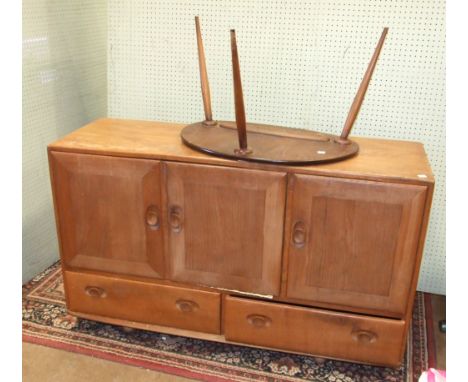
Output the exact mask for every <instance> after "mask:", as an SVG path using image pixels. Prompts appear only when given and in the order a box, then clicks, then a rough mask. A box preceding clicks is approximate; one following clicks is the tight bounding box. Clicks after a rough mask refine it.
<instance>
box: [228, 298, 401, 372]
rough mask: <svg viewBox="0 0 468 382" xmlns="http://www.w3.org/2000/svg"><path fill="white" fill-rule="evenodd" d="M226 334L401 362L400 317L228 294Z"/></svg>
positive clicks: (312, 350)
mask: <svg viewBox="0 0 468 382" xmlns="http://www.w3.org/2000/svg"><path fill="white" fill-rule="evenodd" d="M224 306H225V311H224V312H223V313H224V314H223V316H224V331H225V336H226V340H228V341H232V342H239V343H245V344H251V345H257V346H265V347H269V348H277V349H283V350H290V351H296V352H301V353H309V354H313V355H319V356H324V357H331V358H338V359H344V360H351V361H358V362H364V363H372V364H382V365H391V366H397V365H399V364H400V361H401V357H402V351H403V349H404V348H403V341H405V322H404V321H401V320H393V319H385V318H376V317H369V316H361V315H356V314H348V313H339V312H332V311H326V310H320V309H311V308H304V307H298V306H292V305H286V304H279V303H271V302H263V301H256V300H249V299H246V298H237V297H231V296H228V297H227V298H226V301H225V305H224Z"/></svg>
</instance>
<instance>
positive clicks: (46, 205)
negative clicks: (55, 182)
mask: <svg viewBox="0 0 468 382" xmlns="http://www.w3.org/2000/svg"><path fill="white" fill-rule="evenodd" d="M106 32H107V7H106V2H105V1H95V0H76V1H63V0H23V81H22V85H23V150H22V153H23V163H22V165H23V183H22V186H23V219H22V220H23V269H22V271H23V272H22V273H23V283H24V282H26V281H28V280H30V279H31V278H32V277H33V276H35V275H36V274H38V273H39V272H41V271H43V270H44V269H45V268H47V267H48V266H49V265H51V264H52V263H53V262H55V261H57V260H58V256H59V252H58V245H57V236H56V230H55V218H54V208H53V205H52V195H51V187H50V180H49V166H48V161H47V145H48V144H49V143H51V142H53V141H55V140H56V139H58V138H59V137H62V136H64V135H66V134H68V133H70V132H71V131H73V130H75V129H77V128H79V127H81V126H82V125H84V124H85V123H87V122H90V121H91V120H93V119H96V118H99V117H103V116H106V114H107V76H106V73H107V60H106V45H107V33H106Z"/></svg>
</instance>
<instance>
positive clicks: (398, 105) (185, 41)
mask: <svg viewBox="0 0 468 382" xmlns="http://www.w3.org/2000/svg"><path fill="white" fill-rule="evenodd" d="M108 12H109V19H108V23H109V27H108V28H109V29H108V102H109V103H108V110H109V115H110V116H111V117H118V118H131V119H143V120H159V121H171V122H184V123H189V122H190V123H191V122H194V121H199V120H202V119H203V106H202V100H201V93H200V82H199V77H198V76H199V74H198V60H197V46H196V40H195V27H194V16H195V15H199V16H200V18H201V27H202V34H203V38H204V45H205V52H206V58H207V67H208V77H209V81H210V86H211V95H212V103H213V116H214V118H215V119H228V120H233V119H234V101H233V88H232V69H231V52H230V36H229V30H230V29H236V34H237V42H238V49H239V56H240V65H241V72H242V82H243V90H244V97H245V105H246V114H247V120H248V121H250V122H262V123H270V124H279V125H283V126H289V127H299V128H305V129H312V130H317V131H325V132H330V133H334V134H339V133H340V131H341V128H342V126H343V123H344V121H345V118H346V115H347V112H348V110H349V107H350V105H351V102H352V100H353V98H354V95H355V93H356V91H357V88H358V86H359V83H360V81H361V79H362V76H363V74H364V72H365V70H366V67H367V64H368V62H369V60H370V58H371V56H372V53H373V51H374V48H375V46H376V44H377V41H378V39H379V37H380V34H381V32H382V29H383V27H385V26H388V27H389V33H388V35H387V39H386V42H385V45H384V47H383V50H382V53H381V55H380V59H379V62H378V64H377V67H376V70H375V72H374V76H373V79H372V81H371V83H370V86H369V89H368V92H367V96H366V99H365V101H364V104H363V106H362V108H361V112H360V115H359V116H358V119H357V121H356V124H355V126H354V129H353V132H352V134H351V135H356V136H370V137H380V138H389V139H404V140H414V141H420V142H423V143H424V145H425V148H426V150H427V153H428V156H429V160H430V162H431V165H432V168H433V171H434V173H435V177H436V191H435V195H434V201H433V209H432V213H431V220H430V224H429V230H428V235H427V240H426V246H425V253H424V259H423V265H422V270H421V276H420V280H419V286H418V289H420V290H423V291H428V292H434V293H440V294H445V2H444V1H443V0H415V1H407V0H402V1H385V0H347V1H334V0H329V1H318V0H314V1H303V0H302V1H289V2H286V1H284V0H283V1H281V0H268V1H266V0H265V1H248V0H222V1H216V2H215V1H209V0H196V1H190V2H187V1H173V0H161V1H157V2H156V1H151V0H134V1H124V0H110V1H109V3H108Z"/></svg>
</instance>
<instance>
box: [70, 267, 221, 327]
mask: <svg viewBox="0 0 468 382" xmlns="http://www.w3.org/2000/svg"><path fill="white" fill-rule="evenodd" d="M64 282H65V287H66V291H67V294H68V304H67V305H68V308H69V309H70V310H71V311H76V312H81V313H87V314H96V315H100V316H107V317H114V318H119V319H123V320H128V321H137V322H142V323H146V324H156V325H168V326H172V327H176V328H181V329H188V330H198V331H201V332H206V333H214V334H219V332H220V310H221V297H220V294H219V293H215V292H207V291H201V290H195V289H188V288H181V287H174V286H167V285H158V284H157V283H146V282H140V281H134V280H127V279H124V278H122V277H105V276H99V275H96V274H89V273H78V272H70V271H66V272H64Z"/></svg>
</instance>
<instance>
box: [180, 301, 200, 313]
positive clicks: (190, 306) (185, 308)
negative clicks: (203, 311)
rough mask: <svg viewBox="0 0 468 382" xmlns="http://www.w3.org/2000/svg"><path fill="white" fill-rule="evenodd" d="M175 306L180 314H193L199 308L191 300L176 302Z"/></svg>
mask: <svg viewBox="0 0 468 382" xmlns="http://www.w3.org/2000/svg"><path fill="white" fill-rule="evenodd" d="M176 306H177V309H179V310H180V311H182V312H194V311H195V310H197V309H198V308H199V307H200V306H199V305H198V304H197V303H196V302H195V301H191V300H177V301H176Z"/></svg>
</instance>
